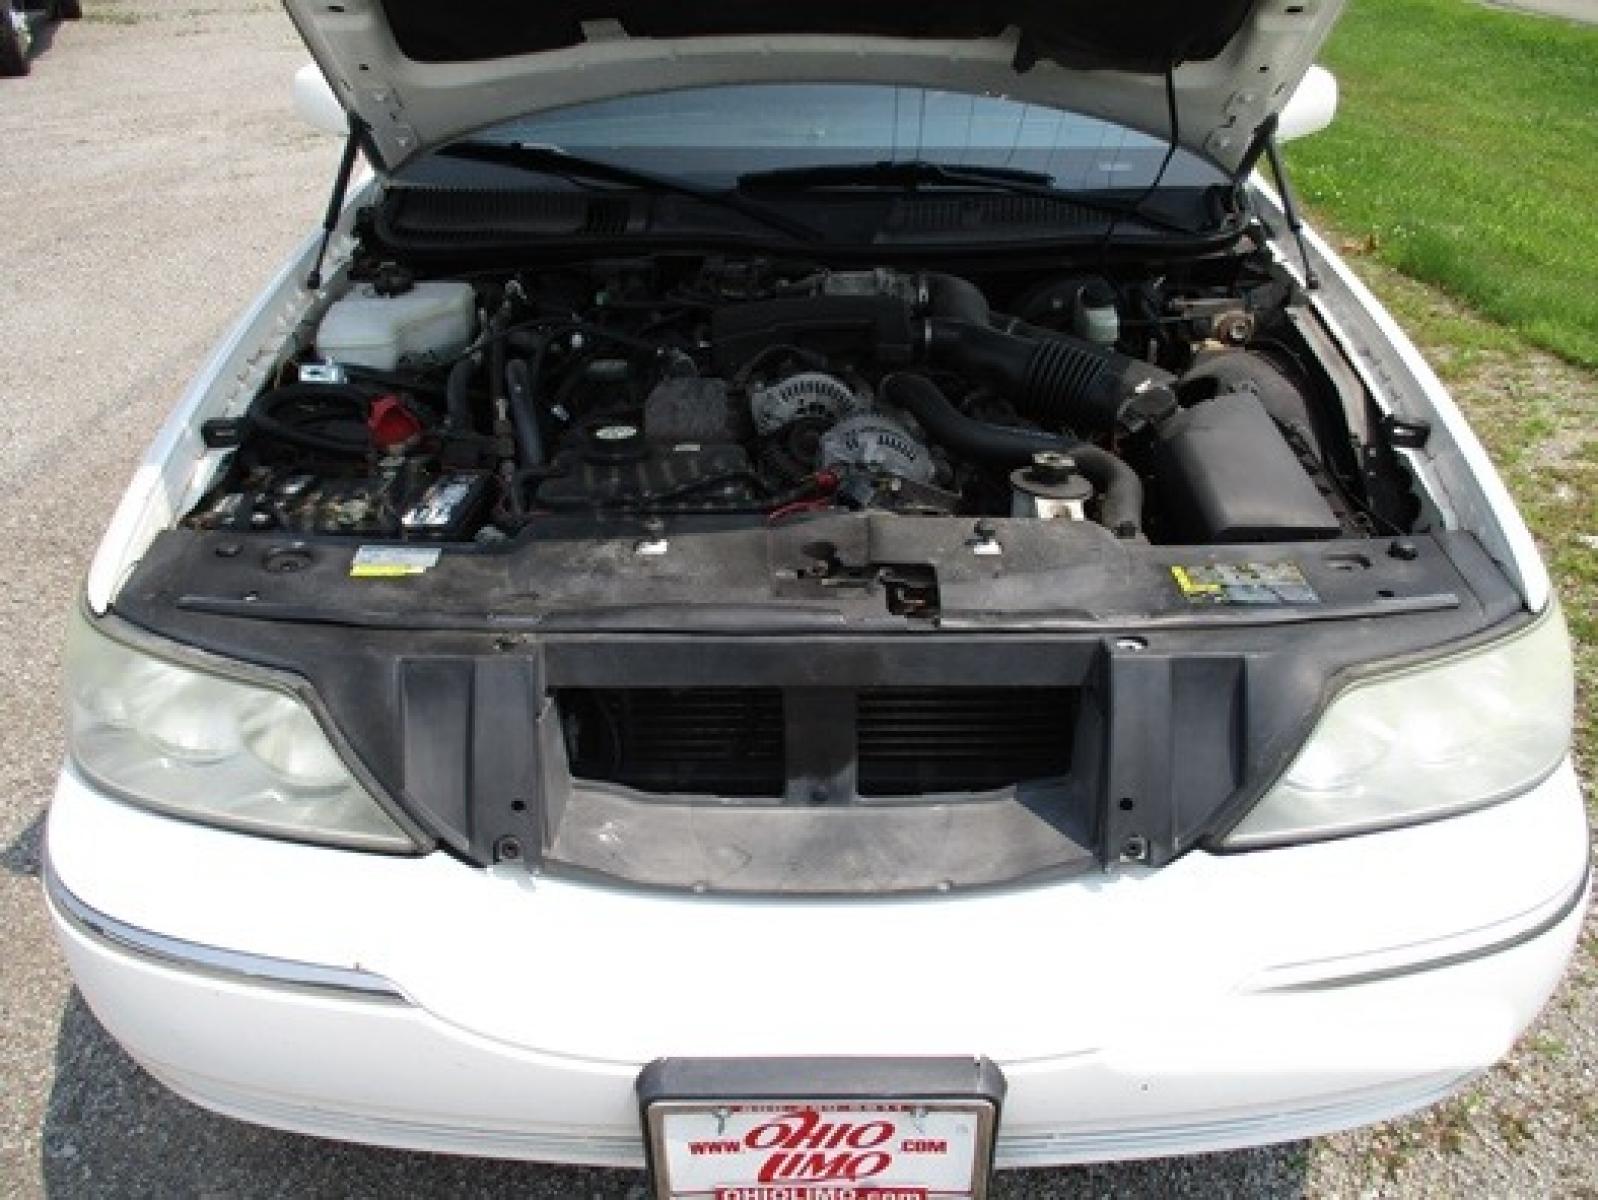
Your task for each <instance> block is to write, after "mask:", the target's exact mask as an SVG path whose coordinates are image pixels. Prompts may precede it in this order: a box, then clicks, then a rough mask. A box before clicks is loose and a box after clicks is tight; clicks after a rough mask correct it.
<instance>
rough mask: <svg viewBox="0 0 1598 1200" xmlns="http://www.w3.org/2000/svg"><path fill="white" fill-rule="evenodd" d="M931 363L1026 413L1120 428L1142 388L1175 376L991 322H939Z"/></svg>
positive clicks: (930, 327)
mask: <svg viewBox="0 0 1598 1200" xmlns="http://www.w3.org/2000/svg"><path fill="white" fill-rule="evenodd" d="M926 352H927V358H928V359H929V360H930V361H931V362H934V363H936V364H938V365H939V366H943V367H948V368H950V369H953V370H957V371H960V372H962V373H965V374H969V375H973V376H975V377H976V378H978V379H982V380H985V381H987V382H990V383H993V384H995V385H996V386H998V387H999V388H1001V389H1002V390H1003V392H1004V394H1005V396H1006V397H1007V398H1008V399H1009V400H1010V401H1011V403H1013V404H1014V405H1015V406H1016V408H1017V409H1018V410H1020V411H1021V412H1022V413H1024V414H1026V415H1027V416H1029V417H1033V418H1035V419H1037V420H1039V421H1044V422H1047V423H1049V424H1058V425H1077V426H1083V427H1086V428H1090V429H1112V428H1114V427H1115V425H1116V423H1117V422H1118V421H1119V420H1120V419H1121V416H1122V412H1123V410H1124V409H1125V408H1126V406H1127V404H1128V402H1129V401H1131V400H1132V399H1133V397H1134V396H1135V395H1136V393H1137V390H1138V388H1139V387H1140V386H1145V385H1148V384H1156V385H1161V386H1164V387H1169V386H1170V384H1171V382H1172V381H1173V380H1174V378H1175V377H1174V376H1173V375H1171V374H1170V373H1169V372H1167V371H1162V370H1161V369H1160V368H1158V367H1154V366H1150V365H1149V364H1148V363H1145V362H1141V361H1139V360H1138V359H1135V358H1128V357H1127V356H1126V355H1124V354H1117V353H1115V352H1114V351H1111V350H1105V349H1103V348H1102V347H1099V346H1095V345H1094V344H1093V343H1092V342H1085V341H1083V340H1082V339H1080V338H1074V337H1069V336H1067V335H1065V334H1053V335H1050V336H1048V337H1021V336H1018V335H1016V334H1011V333H1001V332H999V331H998V330H997V329H993V328H991V327H989V326H986V325H974V324H971V323H970V322H967V321H956V320H949V319H946V318H942V317H934V318H932V319H931V320H929V321H928V322H927V341H926Z"/></svg>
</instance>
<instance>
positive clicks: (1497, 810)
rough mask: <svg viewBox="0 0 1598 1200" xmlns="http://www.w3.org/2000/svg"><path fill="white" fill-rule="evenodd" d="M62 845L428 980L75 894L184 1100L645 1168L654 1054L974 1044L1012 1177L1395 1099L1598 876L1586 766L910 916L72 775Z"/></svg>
mask: <svg viewBox="0 0 1598 1200" xmlns="http://www.w3.org/2000/svg"><path fill="white" fill-rule="evenodd" d="M49 844H50V863H51V870H52V871H53V873H54V875H55V877H56V879H57V881H58V885H59V886H60V887H62V888H65V889H66V891H67V892H69V893H70V894H71V896H73V897H75V899H76V900H77V901H78V902H80V903H81V904H82V905H86V906H87V907H88V908H89V909H92V910H95V911H98V912H105V913H114V914H116V915H117V918H118V919H119V920H120V921H123V922H126V923H127V924H129V925H131V926H134V927H136V928H139V929H142V930H148V931H153V932H156V933H159V934H161V935H164V936H166V937H172V938H180V939H183V940H184V941H186V942H188V943H190V944H194V945H198V946H207V945H213V946H214V945H224V946H227V947H229V948H231V949H233V950H234V951H239V952H243V953H247V954H251V955H259V956H264V957H265V958H266V959H270V960H276V961H280V962H281V961H287V962H298V963H307V964H315V965H318V966H321V967H333V968H341V969H354V970H359V971H361V972H370V973H372V974H374V975H376V976H377V977H379V978H381V979H383V980H387V981H389V982H390V983H391V984H392V985H393V986H394V988H396V989H397V990H398V992H400V993H401V994H403V996H404V997H405V1000H404V1001H395V1000H392V999H375V1000H374V999H348V998H343V997H340V996H337V995H329V994H327V993H325V992H316V991H310V990H306V989H292V988H284V987H280V986H273V985H271V984H268V983H264V982H260V981H252V980H249V979H245V978H241V977H239V976H237V975H232V976H223V977H220V978H219V977H217V976H215V975H213V974H208V973H204V972H202V971H198V970H195V969H193V967H192V966H191V967H189V968H184V967H183V966H180V965H173V964H171V963H160V962H154V961H150V960H148V959H142V958H140V957H137V956H134V955H131V954H129V953H127V952H126V951H125V950H120V949H117V948H114V947H112V946H109V945H107V944H106V943H105V942H104V941H103V940H102V939H100V938H98V937H96V936H94V935H92V934H87V933H85V932H84V931H83V929H82V928H81V927H79V926H78V925H76V924H74V923H72V922H70V921H67V920H65V919H64V918H63V917H62V915H61V913H60V912H59V910H58V911H57V928H58V931H59V933H60V935H61V937H62V940H63V944H64V946H65V948H66V951H67V955H68V958H69V961H70V962H71V965H72V968H73V972H74V974H75V976H76V977H77V979H78V980H79V983H80V986H81V987H82V988H83V991H84V994H85V996H86V998H87V999H88V1001H89V1003H90V1005H91V1006H92V1007H94V1008H95V1010H96V1011H97V1013H99V1015H100V1016H101V1019H102V1020H103V1021H105V1023H106V1024H107V1026H108V1027H109V1028H110V1030H111V1032H112V1033H113V1034H114V1035H115V1036H116V1037H117V1038H118V1040H119V1041H121V1042H122V1043H123V1044H124V1045H125V1046H127V1047H128V1048H129V1049H130V1050H131V1051H132V1053H133V1054H134V1055H135V1056H136V1057H138V1058H139V1059H140V1060H141V1061H142V1062H144V1063H145V1064H146V1065H147V1066H148V1067H149V1068H150V1069H151V1070H152V1071H153V1072H154V1073H155V1074H156V1075H158V1076H159V1077H161V1078H162V1079H164V1080H166V1081H167V1082H168V1083H170V1084H171V1085H172V1086H173V1087H175V1088H176V1089H177V1090H179V1091H180V1092H183V1093H185V1094H187V1095H189V1096H190V1097H192V1098H194V1099H195V1100H197V1101H199V1102H200V1103H203V1104H208V1105H211V1106H213V1107H216V1108H218V1109H220V1110H221V1111H224V1112H231V1113H234V1114H235V1115H239V1116H243V1117H246V1118H248V1119H250V1120H253V1121H258V1122H263V1123H266V1124H272V1125H282V1126H285V1127H288V1128H293V1129H299V1130H301V1131H303V1132H308V1133H318V1134H323V1135H327V1136H333V1137H341V1138H353V1139H355V1140H361V1141H374V1142H380V1143H389V1144H396V1145H412V1146H425V1147H428V1148H432V1149H438V1150H451V1151H458V1152H465V1153H484V1154H505V1155H511V1156H527V1157H536V1158H540V1159H546V1160H551V1161H568V1162H593V1163H605V1164H611V1165H624V1166H637V1165H639V1162H640V1155H641V1150H640V1141H641V1135H640V1132H639V1128H638V1114H637V1107H636V1100H635V1097H634V1094H633V1081H634V1078H635V1076H636V1075H637V1072H638V1071H639V1069H640V1068H641V1067H642V1066H643V1065H644V1064H645V1063H647V1062H648V1061H650V1060H652V1059H654V1058H656V1057H658V1056H662V1055H687V1056H694V1055H718V1056H728V1055H732V1056H737V1055H779V1056H788V1055H860V1056H866V1057H870V1056H874V1055H875V1056H881V1055H938V1054H973V1053H983V1054H986V1055H988V1056H989V1057H991V1058H992V1059H993V1060H994V1061H995V1062H996V1063H997V1064H998V1065H999V1066H1000V1068H1001V1069H1002V1070H1003V1071H1004V1072H1005V1075H1006V1077H1007V1079H1008V1082H1009V1095H1008V1098H1007V1101H1006V1106H1005V1110H1004V1114H1003V1119H1002V1125H1001V1132H1000V1140H999V1161H1000V1164H1001V1165H1007V1166H1037V1165H1044V1164H1048V1163H1060V1162H1070V1161H1080V1160H1085V1159H1096V1158H1121V1157H1137V1156H1143V1155H1153V1154H1170V1153H1188V1152H1197V1151H1204V1150H1216V1149H1223V1148H1227V1147H1230V1146H1236V1145H1244V1144H1250V1143H1254V1142H1259V1141H1269V1140H1276V1139H1279V1138H1293V1137H1301V1136H1307V1135H1309V1134H1312V1133H1321V1132H1325V1131H1327V1130H1329V1129H1333V1128H1338V1127H1342V1126H1345V1125H1350V1124H1356V1123H1361V1122H1364V1121H1369V1120H1376V1119H1380V1118H1382V1117H1386V1116H1391V1115H1394V1114H1396V1113H1398V1112H1401V1111H1405V1110H1407V1109H1409V1108H1413V1107H1417V1106H1419V1105H1422V1104H1426V1103H1430V1102H1432V1101H1434V1100H1436V1099H1438V1098H1440V1096H1441V1095H1442V1094H1444V1093H1446V1092H1447V1091H1448V1090H1449V1089H1450V1088H1451V1087H1453V1086H1456V1085H1457V1084H1458V1083H1460V1082H1461V1081H1463V1080H1464V1079H1467V1078H1469V1077H1470V1076H1472V1075H1473V1074H1475V1073H1477V1072H1479V1071H1481V1070H1483V1069H1485V1068H1486V1067H1487V1066H1488V1065H1490V1064H1491V1063H1492V1062H1494V1061H1495V1060H1496V1059H1497V1058H1499V1057H1500V1056H1501V1055H1502V1054H1503V1053H1504V1052H1505V1051H1506V1050H1507V1049H1508V1047H1509V1045H1510V1044H1511V1043H1512V1042H1513V1040H1514V1039H1515V1037H1516V1036H1518V1034H1519V1033H1520V1032H1521V1030H1522V1029H1523V1028H1524V1027H1525V1025H1526V1024H1527V1023H1529V1022H1530V1020H1531V1019H1532V1017H1533V1016H1534V1015H1535V1014H1536V1012H1537V1011H1538V1010H1539V1009H1540V1007H1541V1006H1542V1004H1543V1003H1544V1002H1545V1000H1546V999H1547V996H1548V994H1549V992H1550V991H1551V989H1552V988H1553V986H1554V984H1555V982H1556V981H1557V979H1558V977H1559V974H1560V972H1561V970H1562V969H1563V965H1564V963H1565V961H1566V958H1567V956H1568V954H1569V952H1570V948H1571V946H1572V944H1573V941H1574V939H1575V937H1576V936H1577V934H1578V932H1579V929H1580V925H1581V919H1582V915H1583V912H1584V909H1585V899H1584V897H1585V892H1584V887H1585V881H1586V873H1587V856H1586V846H1587V841H1586V837H1585V826H1584V818H1583V812H1582V808H1581V804H1580V801H1579V797H1578V795H1577V791H1576V781H1575V776H1574V772H1573V770H1572V769H1571V768H1570V766H1569V764H1568V763H1567V764H1566V765H1565V766H1563V767H1562V768H1561V769H1560V770H1559V771H1558V772H1556V773H1555V775H1553V776H1552V777H1550V778H1549V779H1548V780H1546V781H1545V782H1544V783H1542V784H1540V785H1538V786H1537V787H1535V788H1533V789H1532V790H1531V791H1530V792H1528V793H1526V794H1525V795H1523V796H1521V797H1520V798H1517V799H1515V800H1511V801H1508V802H1505V803H1503V804H1500V805H1497V806H1494V807H1492V808H1488V809H1484V810H1481V811H1479V812H1475V813H1471V814H1468V815H1465V816H1460V817H1454V818H1451V819H1448V820H1444V821H1438V822H1435V823H1432V824H1429V825H1423V826H1416V827H1412V828H1409V829H1403V830H1398V831H1393V832H1388V833H1383V834H1379V835H1373V836H1366V837H1359V838H1350V839H1342V840H1338V841H1331V842H1324V843H1318V844H1313V845H1306V846H1300V847H1295V848H1291V849H1286V850H1272V851H1265V852H1258V853H1249V854H1240V855H1225V856H1217V855H1211V854H1206V853H1202V852H1195V853H1192V854H1189V855H1187V856H1186V857H1184V858H1183V859H1181V860H1179V861H1178V862H1176V863H1174V864H1172V865H1170V866H1168V867H1165V868H1162V869H1160V870H1158V871H1149V870H1146V869H1142V868H1135V869H1130V870H1125V871H1118V872H1115V873H1113V874H1111V875H1108V876H1105V875H1098V874H1094V875H1090V876H1082V877H1078V878H1075V879H1071V880H1067V881H1063V882H1059V883H1056V884H1051V885H1046V886H1038V887H1029V888H1017V889H1013V890H1005V891H996V892H993V893H989V894H985V895H971V896H959V897H955V896H937V897H927V898H921V899H914V900H879V901H852V902H829V901H821V900H818V901H792V900H787V901H784V900H771V901H760V900H749V899H728V898H716V897H696V896H663V895H660V894H653V893H647V892H645V893H640V892H634V891H627V890H622V889H612V888H606V887H601V886H595V885H590V884H583V883H576V882H571V881H563V880H558V879H553V878H543V877H538V876H532V875H529V874H527V873H526V872H525V871H520V870H516V869H504V868H492V869H481V868H474V867H470V866H467V865H465V864H462V863H460V862H458V861H456V860H454V859H452V858H450V857H449V856H447V855H444V854H432V855H429V856H427V857H424V858H420V859H405V858H386V857H381V856H376V855H361V854H350V853H347V852H341V851H337V850H328V849H316V848H311V847H306V846H297V845H291V844H288V843H282V842H275V841H272V840H269V839H264V838H254V837H244V836H239V835H236V834H231V833H226V832H222V831H218V830H215V829H209V828H205V827H202V826H198V825H189V824H184V823H181V822H175V821H172V820H170V819H168V818H165V817H160V816H156V815H153V814H149V813H145V812H142V811H140V810H137V809H134V808H131V807H128V806H126V805H124V804H121V803H119V802H117V801H114V800H111V799H109V798H106V797H104V796H101V795H98V794H97V793H96V792H95V791H94V790H93V789H92V788H90V787H88V786H86V785H85V784H83V783H82V782H81V781H80V780H79V779H78V778H77V777H76V776H75V775H74V774H72V773H71V772H70V771H69V772H67V773H66V774H64V775H63V778H62V781H61V784H60V787H59V790H58V793H57V797H56V801H55V806H54V808H53V810H52V814H51V822H50V830H49ZM1514 844H1531V845H1536V846H1539V847H1542V848H1543V851H1542V852H1541V853H1539V854H1537V855H1526V854H1515V853H1509V852H1506V850H1505V847H1507V846H1511V845H1514ZM290 881H292V882H290ZM197 895H203V896H205V897H206V903H204V904H196V903H194V897H195V896H197ZM930 946H936V947H938V953H937V954H935V955H933V954H929V953H928V952H927V949H928V947H930ZM978 963H980V964H982V969H981V970H977V969H968V967H969V966H970V965H972V964H978ZM996 979H999V980H1002V986H996V985H995V980H996ZM796 988H797V989H801V990H802V992H803V994H804V995H806V996H809V997H812V998H813V999H815V1000H816V1001H817V1002H816V1003H804V1004H798V1005H796V1004H794V1003H793V999H794V997H795V994H796V992H795V989H796ZM851 998H857V999H855V1000H851ZM868 1000H870V1001H872V1002H871V1003H867V1001H868ZM839 1001H843V1002H839ZM174 1014H182V1016H181V1019H177V1020H174ZM241 1029H249V1030H251V1031H252V1033H251V1036H249V1037H240V1036H239V1031H240V1030H241Z"/></svg>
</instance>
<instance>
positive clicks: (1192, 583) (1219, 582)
mask: <svg viewBox="0 0 1598 1200" xmlns="http://www.w3.org/2000/svg"><path fill="white" fill-rule="evenodd" d="M1171 578H1172V579H1174V580H1176V586H1177V587H1178V588H1180V589H1181V592H1182V595H1184V596H1186V597H1187V599H1188V600H1189V602H1191V603H1193V604H1238V605H1286V604H1319V603H1320V602H1321V598H1320V597H1319V596H1318V595H1316V593H1315V589H1314V588H1312V587H1311V586H1310V583H1309V580H1307V579H1305V578H1304V572H1303V570H1302V569H1301V568H1300V567H1299V565H1298V564H1297V563H1294V562H1221V563H1205V564H1203V565H1196V564H1189V565H1186V566H1180V565H1177V566H1172V567H1171Z"/></svg>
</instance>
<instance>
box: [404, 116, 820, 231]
mask: <svg viewBox="0 0 1598 1200" xmlns="http://www.w3.org/2000/svg"><path fill="white" fill-rule="evenodd" d="M434 153H436V154H439V155H442V156H443V157H446V158H461V159H467V160H469V161H471V162H483V163H492V164H493V165H494V166H500V167H513V168H515V169H517V170H522V171H535V172H538V173H539V174H543V175H554V176H557V177H562V178H564V177H568V176H569V177H571V178H574V179H591V180H596V181H598V182H600V183H614V184H619V185H621V186H622V187H632V188H640V189H645V190H650V191H657V192H670V193H673V194H675V195H679V196H688V197H691V198H692V199H695V200H698V201H700V202H702V203H704V204H711V205H717V206H719V207H721V208H725V209H730V210H731V211H733V212H736V213H740V214H742V215H743V216H746V217H748V218H749V219H750V220H751V221H757V222H759V223H760V224H762V225H765V226H766V227H767V228H769V229H775V230H778V231H779V232H781V233H785V234H787V235H788V236H789V237H791V238H795V239H797V240H799V241H804V242H813V241H816V240H818V239H819V238H820V237H821V236H822V235H821V232H820V231H819V230H816V229H812V228H811V227H810V226H809V225H806V224H804V223H803V222H802V221H795V220H793V219H792V218H791V217H787V216H784V215H783V214H782V213H779V212H773V211H772V210H771V209H769V208H767V207H766V206H765V205H763V204H757V203H755V202H754V201H752V200H749V199H748V198H746V197H743V196H740V195H738V194H737V193H736V192H727V191H717V190H716V189H714V188H707V187H701V186H700V185H698V184H696V183H689V182H688V181H687V180H686V179H677V178H675V177H673V176H671V175H656V174H655V173H654V172H653V171H640V170H638V169H637V168H634V167H624V166H620V165H618V164H616V163H609V162H605V161H603V160H602V159H597V158H584V157H583V156H582V155H580V154H568V153H566V151H564V150H561V149H559V148H557V147H555V146H537V145H530V144H528V143H525V142H489V141H480V140H476V139H468V140H466V141H462V142H452V143H450V144H449V145H448V146H444V147H443V148H441V149H439V150H437V151H435V152H434Z"/></svg>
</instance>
